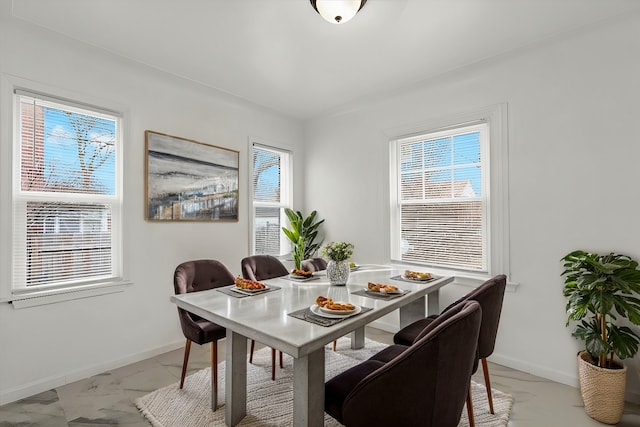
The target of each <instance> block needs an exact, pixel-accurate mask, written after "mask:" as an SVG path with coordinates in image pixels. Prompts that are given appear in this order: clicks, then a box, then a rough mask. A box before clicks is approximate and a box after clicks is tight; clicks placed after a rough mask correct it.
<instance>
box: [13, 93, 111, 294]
mask: <svg viewBox="0 0 640 427" xmlns="http://www.w3.org/2000/svg"><path fill="white" fill-rule="evenodd" d="M14 99H15V110H14V111H15V116H16V117H15V119H16V120H15V123H16V126H15V138H14V140H15V142H14V147H15V149H14V161H13V170H14V175H13V176H14V185H13V191H12V196H13V198H12V200H13V233H14V234H13V235H14V237H13V270H12V274H13V280H12V283H13V289H12V290H13V293H14V294H19V293H24V292H34V291H42V290H52V289H68V288H77V287H83V286H89V285H96V284H97V283H104V282H115V281H116V280H117V279H119V278H120V277H121V271H120V265H121V262H120V257H121V251H120V240H121V238H120V229H121V227H120V211H121V204H122V196H121V190H120V188H119V183H120V179H119V177H118V171H119V170H120V166H119V162H120V155H121V153H120V150H121V137H120V134H121V132H120V117H119V115H117V114H115V113H112V112H107V111H103V110H100V109H97V108H93V107H88V106H85V105H80V104H75V103H72V102H69V101H63V100H60V99H56V98H52V97H48V96H43V95H40V94H35V93H29V92H25V91H21V90H16V91H15V95H14Z"/></svg>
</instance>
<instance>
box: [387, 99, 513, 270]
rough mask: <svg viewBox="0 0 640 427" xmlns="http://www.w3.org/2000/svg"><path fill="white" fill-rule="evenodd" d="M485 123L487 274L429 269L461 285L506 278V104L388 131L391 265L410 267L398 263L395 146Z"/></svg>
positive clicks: (398, 209)
mask: <svg viewBox="0 0 640 427" xmlns="http://www.w3.org/2000/svg"><path fill="white" fill-rule="evenodd" d="M476 123H486V124H487V125H488V142H487V145H486V146H485V147H483V149H482V150H481V153H482V155H483V158H482V159H481V163H482V167H483V169H484V170H483V173H486V172H488V175H487V176H486V178H485V179H483V182H484V183H486V184H485V185H483V189H482V191H483V197H486V204H485V206H486V207H485V211H483V216H484V218H483V219H484V220H485V225H484V232H485V233H486V235H485V236H486V237H485V245H486V271H477V272H474V271H469V270H463V269H460V270H458V269H453V268H442V267H430V268H429V270H430V271H432V272H434V273H435V274H443V275H452V276H456V280H458V281H461V282H464V279H465V278H468V279H471V280H473V281H475V280H486V279H487V278H489V277H492V276H494V275H496V274H506V275H507V276H509V214H508V138H507V136H508V132H507V105H506V104H498V105H494V106H490V107H486V108H484V109H481V110H478V111H474V112H470V113H465V114H460V115H456V116H451V117H445V118H441V119H436V120H432V121H429V122H425V123H421V124H417V125H413V126H411V127H406V128H401V129H395V130H391V131H388V132H387V135H388V136H389V171H390V175H389V178H390V181H389V182H390V188H389V196H390V209H389V229H390V241H389V259H390V261H391V262H392V263H402V264H411V263H407V262H404V261H400V256H399V251H400V225H399V224H400V214H399V212H400V208H399V203H398V197H399V185H400V181H399V171H398V158H397V145H398V141H400V140H407V139H409V138H412V137H416V138H418V137H419V136H422V135H427V134H429V135H431V134H435V133H437V132H446V131H449V130H451V129H456V128H461V127H464V126H466V125H472V124H476Z"/></svg>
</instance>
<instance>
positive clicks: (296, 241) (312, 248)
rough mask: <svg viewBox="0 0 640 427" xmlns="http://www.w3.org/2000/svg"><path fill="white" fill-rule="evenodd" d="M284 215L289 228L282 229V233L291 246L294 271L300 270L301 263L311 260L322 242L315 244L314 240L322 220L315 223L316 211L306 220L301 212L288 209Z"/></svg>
mask: <svg viewBox="0 0 640 427" xmlns="http://www.w3.org/2000/svg"><path fill="white" fill-rule="evenodd" d="M284 213H285V214H286V215H287V218H288V219H289V225H290V226H291V228H286V227H282V231H283V232H284V235H285V236H287V238H288V239H289V240H290V241H291V243H292V244H293V252H292V256H293V262H294V264H295V268H296V270H300V264H301V263H302V261H304V260H305V259H307V258H311V257H312V256H313V255H314V254H315V253H316V251H317V250H318V248H320V245H321V244H322V240H321V241H320V242H316V239H317V238H318V231H319V230H318V227H320V224H322V223H323V222H324V219H323V220H320V221H317V220H316V217H317V216H318V212H316V211H313V212H311V213H310V214H309V216H307V217H306V218H305V217H304V216H303V215H302V212H300V211H293V210H292V209H289V208H285V210H284Z"/></svg>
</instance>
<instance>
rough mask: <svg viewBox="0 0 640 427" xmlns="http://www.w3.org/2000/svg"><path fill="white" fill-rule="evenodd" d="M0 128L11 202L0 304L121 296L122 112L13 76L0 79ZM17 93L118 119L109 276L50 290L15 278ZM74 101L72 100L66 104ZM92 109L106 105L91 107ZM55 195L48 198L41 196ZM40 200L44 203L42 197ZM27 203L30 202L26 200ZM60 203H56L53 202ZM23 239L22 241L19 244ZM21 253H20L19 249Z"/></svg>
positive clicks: (1, 247) (1, 234) (0, 232)
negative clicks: (118, 293)
mask: <svg viewBox="0 0 640 427" xmlns="http://www.w3.org/2000/svg"><path fill="white" fill-rule="evenodd" d="M0 93H1V95H2V96H0V99H1V100H2V102H1V103H0V125H2V126H1V127H2V134H0V138H2V140H4V141H11V143H9V144H1V146H0V157H1V160H0V163H1V164H0V166H1V167H0V169H2V171H3V172H2V174H1V175H0V199H2V200H6V201H10V200H11V201H12V202H11V203H5V204H3V206H2V208H0V218H1V220H0V241H1V242H2V243H0V253H1V256H0V264H1V267H2V274H1V276H0V279H1V280H2V283H3V284H2V285H0V302H9V303H11V304H12V305H13V307H14V308H16V309H18V308H25V307H32V306H38V305H43V304H51V303H56V302H62V301H67V300H72V299H78V298H86V297H92V296H98V295H104V294H110V293H114V292H121V291H123V290H124V289H125V286H126V285H129V284H130V282H129V281H127V280H125V279H124V273H123V261H122V260H123V245H122V239H123V236H122V203H123V189H122V185H123V178H122V174H123V166H122V163H123V162H122V150H123V146H122V141H123V135H124V130H123V125H122V122H123V116H124V113H123V112H122V111H123V110H124V109H123V108H122V106H120V105H116V104H114V103H109V102H104V100H97V99H94V98H92V97H89V96H83V95H80V94H78V93H75V92H70V91H67V90H63V89H60V88H55V87H51V86H49V85H44V84H40V83H37V82H33V81H30V80H26V79H22V78H19V77H16V76H10V75H1V76H0ZM16 93H26V94H29V95H35V96H37V97H38V98H43V99H49V100H51V101H53V102H56V103H60V104H63V105H68V106H69V107H70V108H73V107H74V106H75V107H78V108H81V109H87V110H94V111H97V112H103V113H107V114H110V115H114V116H117V117H118V124H117V126H116V129H117V135H116V140H117V146H116V154H115V155H116V157H117V158H116V182H115V194H116V195H115V196H113V198H114V203H113V209H112V212H111V221H112V240H111V245H112V260H111V261H112V272H111V274H110V275H108V277H103V278H99V279H98V278H96V279H94V280H87V281H78V282H73V283H65V284H59V285H51V286H29V287H26V286H25V284H24V283H21V282H20V281H19V280H18V281H16V280H15V278H14V277H15V276H16V273H17V272H16V271H15V269H14V267H13V263H14V260H13V255H14V252H15V251H14V245H15V244H16V242H17V241H19V240H20V239H21V238H23V237H24V233H21V232H20V230H16V229H15V228H14V226H13V224H14V222H15V219H16V218H15V217H14V215H16V210H15V208H14V206H15V203H14V200H26V199H25V198H24V195H22V194H20V188H19V181H20V180H19V178H20V170H21V165H20V135H19V129H20V125H19V123H18V120H19V114H18V110H17V109H16V108H18V106H17V102H18V101H17V96H15V94H16ZM71 100H73V101H71ZM95 105H105V106H104V107H95ZM78 196H80V197H77V198H75V199H74V200H73V202H83V201H90V200H92V196H90V195H78ZM48 197H55V196H53V195H50V194H46V195H44V198H48ZM44 198H43V199H44ZM27 199H30V198H29V197H27ZM57 200H61V199H57ZM22 241H24V240H22ZM22 253H23V254H24V251H22Z"/></svg>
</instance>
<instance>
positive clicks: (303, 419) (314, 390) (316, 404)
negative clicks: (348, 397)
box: [293, 347, 324, 427]
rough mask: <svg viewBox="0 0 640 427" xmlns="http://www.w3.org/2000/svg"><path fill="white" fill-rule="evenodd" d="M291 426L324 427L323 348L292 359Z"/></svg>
mask: <svg viewBox="0 0 640 427" xmlns="http://www.w3.org/2000/svg"><path fill="white" fill-rule="evenodd" d="M293 426H294V427H307V426H309V427H323V426H324V347H321V348H319V349H318V350H316V351H314V352H313V353H310V354H308V355H306V356H302V357H299V358H294V359H293Z"/></svg>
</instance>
